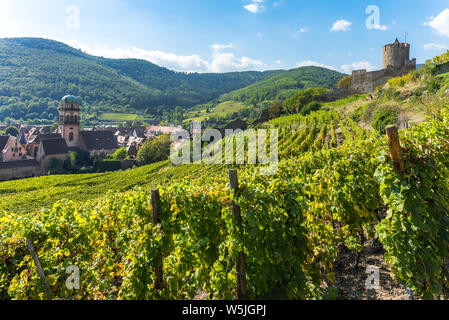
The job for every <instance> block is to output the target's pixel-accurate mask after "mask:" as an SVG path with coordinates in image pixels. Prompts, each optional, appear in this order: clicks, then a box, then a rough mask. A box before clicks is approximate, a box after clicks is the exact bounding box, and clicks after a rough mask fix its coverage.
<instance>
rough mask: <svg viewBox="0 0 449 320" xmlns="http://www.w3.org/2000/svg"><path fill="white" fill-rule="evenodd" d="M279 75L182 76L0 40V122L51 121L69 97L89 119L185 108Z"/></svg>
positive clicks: (55, 45) (142, 64) (58, 47)
mask: <svg viewBox="0 0 449 320" xmlns="http://www.w3.org/2000/svg"><path fill="white" fill-rule="evenodd" d="M280 72H281V71H276V70H275V71H267V72H232V73H223V74H196V73H181V72H174V71H171V70H168V69H166V68H162V67H159V66H157V65H155V64H152V63H150V62H147V61H143V60H136V59H118V60H115V59H105V58H101V57H94V56H91V55H88V54H85V53H83V52H82V51H80V50H76V49H74V48H71V47H69V46H67V45H65V44H63V43H60V42H56V41H52V40H46V39H40V38H12V39H0V121H2V120H4V119H5V118H6V117H11V118H14V119H20V118H22V119H35V118H46V119H49V120H52V119H54V118H55V116H57V110H56V109H54V108H53V106H54V105H55V104H56V103H57V101H59V99H61V97H63V96H64V95H66V94H68V93H70V94H73V95H77V96H79V97H81V99H82V102H83V106H84V107H85V109H84V111H85V112H87V113H94V114H96V113H100V111H102V112H105V111H115V112H127V111H130V110H131V111H133V110H134V111H135V110H140V111H143V110H147V109H151V108H154V107H157V106H165V107H166V108H167V107H174V106H178V105H179V106H181V107H189V106H194V105H197V104H200V103H204V102H207V101H210V100H213V99H216V98H217V97H219V96H220V95H221V94H223V93H226V92H229V91H232V90H235V89H239V88H242V87H245V86H247V85H249V84H252V83H255V82H257V81H260V80H263V79H267V78H269V77H272V76H273V75H275V74H277V73H280Z"/></svg>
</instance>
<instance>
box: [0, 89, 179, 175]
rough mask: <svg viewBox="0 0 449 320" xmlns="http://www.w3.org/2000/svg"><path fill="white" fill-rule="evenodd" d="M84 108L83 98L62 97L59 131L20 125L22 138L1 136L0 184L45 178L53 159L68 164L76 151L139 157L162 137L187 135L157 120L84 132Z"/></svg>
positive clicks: (92, 154)
mask: <svg viewBox="0 0 449 320" xmlns="http://www.w3.org/2000/svg"><path fill="white" fill-rule="evenodd" d="M80 105H81V103H80V99H79V98H77V97H75V96H71V95H68V96H65V97H63V98H62V100H61V104H60V108H59V121H58V129H57V130H56V132H51V129H50V128H51V127H50V126H43V127H32V128H29V127H28V126H27V125H20V126H16V127H17V128H18V130H19V135H18V137H13V136H0V181H4V180H11V179H21V178H29V177H37V176H42V175H45V174H47V173H48V170H49V167H50V165H51V163H52V159H58V160H60V161H65V160H66V159H67V157H68V156H69V154H70V152H73V151H79V150H81V151H85V152H88V153H89V154H90V155H91V156H96V155H100V156H103V155H108V154H112V153H114V152H115V151H116V150H117V149H118V148H119V147H125V148H126V151H127V155H128V156H129V157H131V158H135V157H136V156H137V153H138V151H139V148H140V147H141V146H142V145H143V143H144V142H145V141H147V140H152V139H154V138H155V137H157V136H159V135H161V134H172V133H175V134H176V133H179V134H181V135H182V132H183V129H182V128H179V127H169V126H157V124H158V122H157V121H151V122H150V123H151V124H152V125H150V126H134V127H129V128H114V127H103V128H101V127H99V128H97V129H94V130H91V131H81V130H80V113H81V108H80ZM3 127H4V129H6V127H7V126H6V125H0V129H1V128H3ZM2 131H3V130H2ZM178 142H179V141H178ZM122 165H123V163H122Z"/></svg>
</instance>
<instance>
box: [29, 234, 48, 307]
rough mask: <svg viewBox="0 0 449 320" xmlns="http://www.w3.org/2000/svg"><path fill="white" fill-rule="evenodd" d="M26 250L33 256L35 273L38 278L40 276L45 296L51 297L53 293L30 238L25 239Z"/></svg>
mask: <svg viewBox="0 0 449 320" xmlns="http://www.w3.org/2000/svg"><path fill="white" fill-rule="evenodd" d="M26 242H27V247H28V251H29V252H30V254H31V257H32V258H33V261H34V265H35V266H36V270H37V274H38V275H39V278H41V281H42V284H43V285H44V288H45V291H46V293H47V296H48V297H49V298H50V299H51V298H53V293H52V292H51V288H50V286H49V285H48V282H47V279H46V278H45V273H44V270H43V269H42V266H41V262H40V261H39V257H38V255H37V253H36V250H35V249H34V245H33V240H32V239H31V238H27V239H26Z"/></svg>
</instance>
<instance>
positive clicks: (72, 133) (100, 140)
mask: <svg viewBox="0 0 449 320" xmlns="http://www.w3.org/2000/svg"><path fill="white" fill-rule="evenodd" d="M58 133H59V134H60V135H61V136H62V138H64V140H65V141H66V143H67V148H68V150H69V151H77V150H84V151H87V152H89V154H90V155H98V154H111V153H114V151H115V150H117V149H118V145H117V142H116V140H115V138H114V135H113V133H112V132H111V131H80V100H79V99H78V98H77V97H75V96H65V97H63V98H62V101H61V106H60V108H59V128H58Z"/></svg>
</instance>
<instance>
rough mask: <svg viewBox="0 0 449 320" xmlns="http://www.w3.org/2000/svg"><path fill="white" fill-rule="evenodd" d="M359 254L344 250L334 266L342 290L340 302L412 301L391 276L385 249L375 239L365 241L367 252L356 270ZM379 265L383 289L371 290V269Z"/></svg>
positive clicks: (338, 286)
mask: <svg viewBox="0 0 449 320" xmlns="http://www.w3.org/2000/svg"><path fill="white" fill-rule="evenodd" d="M355 257H356V255H355V254H354V253H352V252H351V251H350V250H348V249H346V248H344V249H342V250H341V251H340V253H339V256H338V258H337V261H336V262H335V264H334V271H335V280H336V281H335V283H333V286H334V287H336V288H337V289H338V291H339V295H338V298H337V300H408V299H409V296H408V294H407V291H406V289H405V288H404V287H403V286H402V285H400V284H398V283H396V281H394V280H393V279H392V278H391V276H390V269H389V268H388V266H387V264H386V262H385V258H384V250H383V248H382V246H381V245H380V244H378V243H376V242H374V241H373V240H368V241H366V242H365V249H364V251H363V252H362V253H361V254H360V260H359V265H358V267H356V263H355V262H356V261H355ZM368 266H375V267H378V268H379V271H380V288H379V289H377V290H374V289H367V288H366V285H365V282H366V279H367V277H368V274H367V273H366V272H367V267H368Z"/></svg>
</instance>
